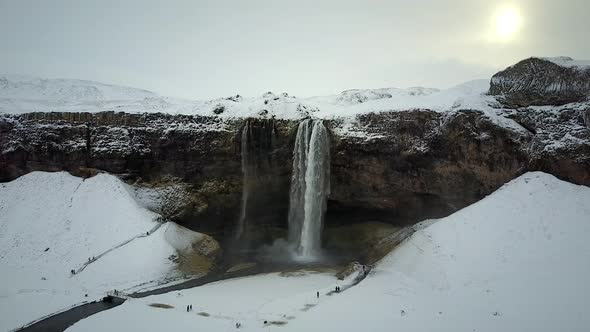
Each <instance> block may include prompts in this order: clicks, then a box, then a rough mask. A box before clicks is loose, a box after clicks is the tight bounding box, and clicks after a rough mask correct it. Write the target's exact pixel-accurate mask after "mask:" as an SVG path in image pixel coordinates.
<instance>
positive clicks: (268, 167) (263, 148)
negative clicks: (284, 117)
mask: <svg viewBox="0 0 590 332" xmlns="http://www.w3.org/2000/svg"><path fill="white" fill-rule="evenodd" d="M274 128H275V127H274V120H273V119H247V120H246V122H245V123H244V127H243V128H242V131H241V133H240V153H241V156H242V202H241V207H240V219H239V221H238V225H237V227H236V231H235V236H236V238H237V239H240V240H247V239H244V232H245V231H246V230H247V228H248V226H249V223H251V222H252V220H256V219H258V218H259V217H260V210H261V206H264V205H265V204H267V201H268V197H269V195H270V193H271V192H272V190H271V189H272V185H271V184H272V178H273V174H274V168H273V162H272V156H271V151H272V150H273V136H274V134H275V129H274Z"/></svg>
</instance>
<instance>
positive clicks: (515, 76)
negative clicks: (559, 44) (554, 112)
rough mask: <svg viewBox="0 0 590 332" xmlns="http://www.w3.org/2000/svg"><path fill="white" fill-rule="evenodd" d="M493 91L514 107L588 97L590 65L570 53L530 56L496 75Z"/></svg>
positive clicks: (561, 102)
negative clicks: (547, 57)
mask: <svg viewBox="0 0 590 332" xmlns="http://www.w3.org/2000/svg"><path fill="white" fill-rule="evenodd" d="M489 93H490V94H491V95H493V96H497V97H498V100H500V101H501V102H502V103H503V104H504V105H505V106H507V107H510V108H518V107H527V106H540V105H564V104H568V103H574V102H583V101H587V100H588V98H589V97H590V66H580V65H576V62H575V61H574V60H572V59H571V58H567V57H561V58H553V59H543V58H529V59H526V60H523V61H521V62H519V63H517V64H515V65H513V66H511V67H508V68H506V69H505V70H503V71H501V72H499V73H497V74H496V75H494V76H493V77H492V80H491V82H490V91H489Z"/></svg>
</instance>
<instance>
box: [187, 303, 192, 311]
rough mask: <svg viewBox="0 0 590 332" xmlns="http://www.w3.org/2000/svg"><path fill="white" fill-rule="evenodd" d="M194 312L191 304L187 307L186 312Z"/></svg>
mask: <svg viewBox="0 0 590 332" xmlns="http://www.w3.org/2000/svg"><path fill="white" fill-rule="evenodd" d="M189 311H193V305H192V304H189V305H187V306H186V312H189Z"/></svg>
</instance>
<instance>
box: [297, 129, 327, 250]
mask: <svg viewBox="0 0 590 332" xmlns="http://www.w3.org/2000/svg"><path fill="white" fill-rule="evenodd" d="M290 194H291V195H290V201H289V242H291V243H292V244H294V245H295V248H296V253H297V256H298V258H301V259H305V260H313V259H314V258H317V256H318V254H319V251H320V249H321V235H322V229H323V219H324V213H325V211H326V199H327V197H328V195H329V194H330V140H329V137H328V130H327V129H326V127H325V126H324V123H323V121H321V120H304V121H303V122H301V123H300V124H299V127H298V129H297V138H296V140H295V148H294V150H293V176H292V178H291V193H290Z"/></svg>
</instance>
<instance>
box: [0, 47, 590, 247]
mask: <svg viewBox="0 0 590 332" xmlns="http://www.w3.org/2000/svg"><path fill="white" fill-rule="evenodd" d="M589 68H590V65H585V64H583V63H581V62H576V61H573V60H571V59H568V58H557V59H539V58H531V59H527V60H523V61H521V62H519V63H518V64H516V65H514V66H512V67H509V68H507V69H506V70H504V71H502V72H499V73H498V74H496V75H494V77H493V78H492V80H491V83H490V89H489V93H488V95H482V94H481V93H473V92H470V91H471V90H470V89H471V88H468V87H466V86H464V87H462V88H461V87H459V88H457V89H455V90H453V89H451V90H448V91H447V92H441V93H440V94H439V95H438V96H436V91H434V90H432V91H431V90H425V89H420V90H415V89H414V90H411V91H410V90H399V89H385V90H383V89H382V90H354V91H348V92H344V93H343V94H342V95H340V96H336V97H325V98H315V99H314V98H311V99H307V100H303V99H296V98H295V97H290V96H288V95H286V94H284V95H281V96H276V95H273V94H265V95H264V96H263V98H262V99H255V100H251V101H249V102H245V101H243V100H242V99H241V97H239V98H238V97H235V98H229V99H227V98H226V99H224V100H217V101H215V102H210V103H207V102H205V103H201V104H202V105H205V106H203V107H205V108H204V110H201V111H202V112H204V113H202V114H210V115H207V116H203V115H193V116H189V115H170V114H162V113H151V114H148V113H145V114H128V113H122V112H121V113H116V112H112V111H111V112H99V113H67V112H66V113H63V112H52V113H41V112H38V113H25V114H20V115H11V114H0V182H2V181H10V180H12V179H15V178H16V177H18V176H20V175H23V174H26V173H28V172H31V171H36V170H43V171H61V170H67V171H69V172H71V173H74V174H77V175H81V176H91V175H93V174H95V173H96V172H97V171H106V172H109V173H112V174H117V175H119V176H120V177H121V178H123V179H125V180H127V181H128V183H130V184H133V186H131V187H130V188H132V190H134V191H135V193H136V194H137V195H138V197H139V198H140V199H142V200H143V199H145V201H146V202H147V203H146V204H147V205H149V207H150V208H151V209H154V210H156V211H158V212H160V213H162V214H163V215H164V216H166V217H168V218H171V219H173V220H175V221H178V222H180V223H182V224H184V225H186V226H188V227H190V228H192V229H195V230H198V231H202V232H206V233H211V234H221V235H228V234H231V233H232V232H233V230H234V228H235V225H236V223H237V222H238V221H239V220H240V219H241V218H240V216H242V219H244V218H245V219H246V222H245V223H244V225H246V226H252V225H254V226H256V227H258V228H257V229H255V230H253V231H252V230H246V231H248V232H250V233H251V234H255V235H256V237H257V238H262V239H264V238H265V237H266V238H267V239H272V238H273V236H271V235H269V234H271V233H272V232H284V228H285V226H286V224H287V212H288V205H289V186H290V179H291V174H292V169H291V168H292V151H293V145H294V140H295V135H296V131H297V125H298V123H299V121H301V119H302V118H304V117H308V116H310V115H312V116H319V117H322V114H324V115H323V117H326V118H329V119H331V120H324V121H325V125H326V126H327V127H328V128H329V129H330V133H331V151H330V155H331V187H332V192H331V194H330V196H329V200H328V211H327V214H326V218H327V223H328V224H347V223H351V222H363V221H385V222H389V223H393V224H405V223H412V222H416V221H419V220H422V219H425V218H430V217H441V216H444V215H447V214H450V213H452V212H454V211H456V210H458V209H460V208H462V207H464V206H466V205H468V204H471V203H473V202H475V201H477V200H479V199H481V198H482V197H484V196H485V195H488V194H489V193H491V192H492V191H494V190H496V189H497V188H498V187H500V186H501V185H502V184H504V183H506V182H508V181H509V180H511V179H513V178H515V177H516V176H518V175H519V174H521V173H523V172H526V171H544V172H547V173H550V174H553V175H555V176H557V177H559V178H561V179H563V180H567V181H570V182H573V183H577V184H582V185H587V186H588V185H590V102H589V101H587V100H588V97H590V69H589ZM483 88H484V89H486V88H487V86H485V87H483ZM481 91H483V90H481ZM456 93H460V96H459V97H457V96H456V95H455V94H456ZM416 95H419V96H422V97H415V96H416ZM492 96H495V98H494V97H492ZM408 98H410V99H408ZM411 98H418V99H411ZM436 98H438V99H436ZM415 100H417V101H415ZM219 103H225V104H223V105H222V106H223V109H225V110H226V111H225V113H223V114H222V115H223V117H222V116H220V115H219V114H218V115H215V114H217V113H215V109H216V107H218V106H216V105H221V104H219ZM412 103H415V104H412ZM201 104H198V105H201ZM305 104H308V105H307V106H306V105H305ZM138 105H141V102H139V104H138ZM317 105H320V107H326V108H328V109H330V108H334V107H336V111H333V113H330V111H328V113H325V112H324V113H322V110H321V109H320V107H318V106H317ZM403 105H422V106H420V108H412V107H409V106H403ZM428 105H434V106H428ZM437 105H438V106H437ZM441 105H442V106H441ZM537 105H543V106H537ZM555 105H561V106H555ZM365 106H366V107H365ZM435 106H437V107H435ZM97 107H98V106H97ZM117 107H119V106H117ZM211 107H214V108H215V109H214V110H213V112H208V110H209V108H211ZM219 107H220V106H219ZM122 108H123V109H124V107H122ZM340 110H341V111H342V112H343V114H342V116H341V114H339V113H338V112H339V111H340ZM228 112H229V114H226V113H228ZM231 112H234V113H231ZM244 112H245V113H244ZM355 112H357V113H355ZM239 114H250V115H255V116H256V117H255V118H249V119H243V118H239V117H238V115H239ZM346 114H348V115H346ZM275 116H276V117H279V118H280V117H281V116H284V117H285V118H288V119H290V120H282V119H275ZM295 119H298V120H295ZM244 140H245V142H244ZM242 143H244V144H242ZM242 156H246V157H247V158H246V162H245V163H243V162H242ZM244 174H247V176H244ZM243 188H246V191H245V192H247V199H248V204H247V208H246V209H244V208H243V206H242V205H241V201H242V198H243V196H242V195H243ZM144 203H145V202H144ZM259 226H264V227H263V229H264V230H266V231H267V232H266V233H265V232H261V231H260V230H261V228H260V227H259Z"/></svg>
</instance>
